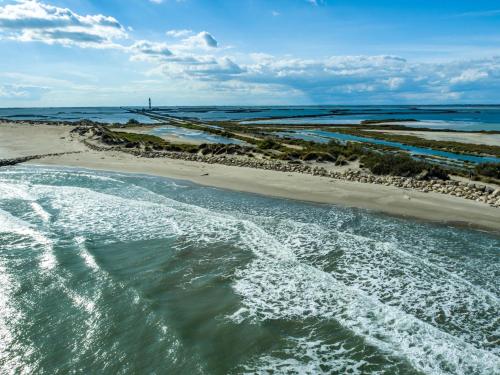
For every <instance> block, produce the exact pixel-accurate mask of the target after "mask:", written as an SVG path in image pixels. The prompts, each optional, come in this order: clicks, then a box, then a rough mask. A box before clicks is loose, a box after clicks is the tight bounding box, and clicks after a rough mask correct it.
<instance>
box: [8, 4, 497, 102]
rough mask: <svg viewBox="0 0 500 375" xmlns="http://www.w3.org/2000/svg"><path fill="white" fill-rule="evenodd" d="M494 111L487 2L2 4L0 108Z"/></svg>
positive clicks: (492, 15) (493, 25) (491, 7)
mask: <svg viewBox="0 0 500 375" xmlns="http://www.w3.org/2000/svg"><path fill="white" fill-rule="evenodd" d="M148 97H151V98H152V100H153V104H154V105H316V104H331V105H335V104H351V105H355V104H363V105H365V104H373V105H378V104H454V103H462V104H463V103H474V104H475V103H484V104H491V103H495V104H500V2H498V1H496V0H495V1H492V0H474V1H470V0H453V1H452V0H418V1H417V0H414V1H410V0H372V1H368V0H20V1H15V0H12V1H11V0H3V1H2V0H0V107H38V106H120V105H124V106H131V105H145V104H146V103H147V98H148Z"/></svg>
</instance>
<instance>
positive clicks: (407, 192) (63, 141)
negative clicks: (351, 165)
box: [0, 124, 500, 233]
mask: <svg viewBox="0 0 500 375" xmlns="http://www.w3.org/2000/svg"><path fill="white" fill-rule="evenodd" d="M71 129H72V127H70V126H51V125H38V126H29V127H24V126H23V127H19V126H12V125H11V126H9V125H5V124H2V125H0V158H7V157H22V156H27V155H34V154H45V153H52V152H54V151H57V152H80V153H75V154H65V155H59V156H51V157H46V158H42V159H39V160H35V161H33V162H30V163H31V164H37V165H47V166H64V167H79V168H88V169H94V170H103V171H115V172H125V173H136V174H137V173H139V174H148V175H155V176H161V177H168V178H174V179H179V180H187V181H191V182H194V183H197V184H201V185H205V186H212V187H216V188H223V189H228V190H234V191H241V192H247V193H255V194H261V195H267V196H273V197H278V198H287V199H294V200H300V201H306V202H314V203H326V204H335V205H341V206H347V207H357V208H361V209H367V210H370V211H373V212H381V213H385V214H389V215H393V216H399V217H406V218H415V219H419V220H424V221H428V222H433V223H440V224H447V225H453V226H461V227H468V228H474V229H483V230H487V231H490V232H494V233H500V210H499V209H498V208H494V207H490V206H488V205H486V204H484V203H480V202H476V201H473V200H466V199H463V198H460V197H455V196H451V195H445V194H437V193H432V192H430V193H424V192H421V191H416V190H413V189H405V188H399V187H395V186H385V185H375V184H367V183H360V182H355V181H343V180H335V179H332V178H329V177H320V176H313V175H310V174H303V173H294V172H277V171H273V170H263V169H254V168H247V167H239V166H228V165H220V164H207V163H202V162H193V161H187V160H179V159H168V158H155V159H147V158H141V157H136V156H134V155H131V154H128V153H124V152H119V151H96V150H89V149H88V148H87V147H86V146H85V145H84V144H83V143H81V142H79V141H78V140H75V139H72V138H71V135H70V130H71ZM35 139H36V142H33V140H35Z"/></svg>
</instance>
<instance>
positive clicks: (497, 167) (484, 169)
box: [475, 163, 500, 179]
mask: <svg viewBox="0 0 500 375" xmlns="http://www.w3.org/2000/svg"><path fill="white" fill-rule="evenodd" d="M475 173H476V174H478V175H482V176H486V177H490V178H496V179H500V163H496V164H494V163H491V164H480V165H478V166H477V167H476V168H475Z"/></svg>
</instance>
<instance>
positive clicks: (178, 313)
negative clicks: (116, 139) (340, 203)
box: [0, 166, 500, 375]
mask: <svg viewBox="0 0 500 375" xmlns="http://www.w3.org/2000/svg"><path fill="white" fill-rule="evenodd" d="M499 253H500V238H499V237H497V236H494V235H490V234H487V233H484V232H481V231H473V230H466V229H458V228H452V227H447V226H441V225H433V224H426V223H421V222H417V221H412V220H405V219H399V218H392V217H388V216H383V215H378V214H374V213H370V212H368V211H363V210H357V209H350V208H342V207H337V206H331V205H314V204H309V203H302V202H295V201H289V200H281V199H273V198H267V197H262V196H257V195H251V194H243V193H236V192H229V191H225V190H220V189H214V188H209V187H202V186H198V185H194V184H191V183H187V182H182V181H174V180H169V179H164V178H158V177H150V176H142V175H127V174H118V173H107V172H96V171H90V170H81V169H64V168H48V167H41V166H18V167H13V168H8V169H1V170H0V373H2V374H32V373H36V374H66V373H86V374H96V373H104V374H130V373H139V374H255V373H260V374H268V373H273V374H282V373H283V374H321V373H325V374H464V375H465V374H466V375H473V374H485V375H492V374H500V345H499V333H500V332H499V329H500V321H499V319H500V316H499V311H500V302H499V297H500V285H499V277H500V262H499Z"/></svg>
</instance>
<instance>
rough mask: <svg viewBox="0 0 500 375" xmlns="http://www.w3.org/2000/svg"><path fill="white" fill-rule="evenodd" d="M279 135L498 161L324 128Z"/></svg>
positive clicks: (499, 161) (450, 156)
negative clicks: (368, 144)
mask: <svg viewBox="0 0 500 375" xmlns="http://www.w3.org/2000/svg"><path fill="white" fill-rule="evenodd" d="M276 134H278V135H281V136H286V137H290V138H297V139H303V140H305V141H313V142H319V143H327V142H329V141H330V140H332V139H335V140H339V141H341V142H363V143H372V144H377V145H383V146H390V147H396V148H399V149H401V150H405V151H408V152H410V153H412V154H415V155H429V156H438V157H441V158H446V159H451V160H458V161H462V162H470V163H476V164H481V163H500V158H497V157H494V156H474V155H467V154H457V153H454V152H448V151H441V150H434V149H431V148H424V147H416V146H410V145H405V144H403V143H399V142H393V141H385V140H383V139H376V138H368V137H359V136H357V135H351V134H344V133H335V132H330V131H325V130H319V129H312V130H298V131H295V132H279V133H276Z"/></svg>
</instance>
